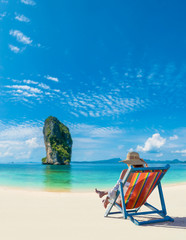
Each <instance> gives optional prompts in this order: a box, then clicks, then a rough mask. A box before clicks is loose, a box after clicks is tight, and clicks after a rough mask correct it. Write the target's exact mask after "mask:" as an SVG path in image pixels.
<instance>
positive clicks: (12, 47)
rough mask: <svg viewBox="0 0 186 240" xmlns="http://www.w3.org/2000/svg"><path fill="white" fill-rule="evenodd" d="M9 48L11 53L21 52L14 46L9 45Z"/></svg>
mask: <svg viewBox="0 0 186 240" xmlns="http://www.w3.org/2000/svg"><path fill="white" fill-rule="evenodd" d="M9 48H10V50H11V51H12V52H14V53H19V52H20V51H21V49H20V48H18V47H16V46H14V45H11V44H9Z"/></svg>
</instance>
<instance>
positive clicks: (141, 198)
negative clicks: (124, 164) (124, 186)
mask: <svg viewBox="0 0 186 240" xmlns="http://www.w3.org/2000/svg"><path fill="white" fill-rule="evenodd" d="M166 171H167V170H154V171H153V170H143V171H136V172H135V173H133V176H132V179H131V182H130V185H129V187H128V190H127V192H126V194H125V204H126V209H133V208H138V207H140V206H142V205H143V204H144V203H145V202H146V200H147V198H148V197H149V195H150V194H151V192H152V191H153V189H154V188H155V187H156V186H157V184H158V183H159V181H160V180H161V179H162V177H163V176H164V174H165V173H166Z"/></svg>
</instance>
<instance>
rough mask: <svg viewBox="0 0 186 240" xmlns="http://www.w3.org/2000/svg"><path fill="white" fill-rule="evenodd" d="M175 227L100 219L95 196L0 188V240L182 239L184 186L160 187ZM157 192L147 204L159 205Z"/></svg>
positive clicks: (118, 217) (100, 208) (99, 205)
mask: <svg viewBox="0 0 186 240" xmlns="http://www.w3.org/2000/svg"><path fill="white" fill-rule="evenodd" d="M163 190H164V196H165V201H166V206H167V212H168V215H170V216H171V217H173V218H174V219H175V221H174V222H166V223H159V224H154V225H148V226H136V225H135V224H133V223H132V222H131V221H130V220H124V219H123V218H122V217H121V215H118V214H117V215H115V216H113V215H112V217H108V218H105V217H104V212H105V209H104V208H103V206H102V203H101V200H100V199H99V198H98V196H97V195H96V194H95V193H61V192H60V193H57V192H42V191H27V190H20V189H10V188H5V187H1V188H0V228H1V230H0V239H2V240H23V239H24V240H49V239H50V240H52V239H53V240H58V239H60V240H61V239H65V240H67V239H76V240H79V239H99V240H100V239H107V240H110V239H112V240H113V239H117V238H118V239H119V238H120V239H127V238H129V239H151V240H155V239H156V240H157V239H167V240H171V239H172V240H173V239H174V240H175V239H178V240H185V239H186V184H182V185H177V186H175V185H174V186H173V185H172V186H169V185H165V186H163ZM156 193H157V192H154V193H153V194H152V195H151V198H150V199H149V202H151V203H154V204H156V205H157V204H158V198H157V194H156Z"/></svg>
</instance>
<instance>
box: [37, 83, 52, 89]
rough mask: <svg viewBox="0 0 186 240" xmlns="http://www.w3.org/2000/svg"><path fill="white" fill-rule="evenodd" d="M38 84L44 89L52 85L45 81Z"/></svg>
mask: <svg viewBox="0 0 186 240" xmlns="http://www.w3.org/2000/svg"><path fill="white" fill-rule="evenodd" d="M38 86H39V87H41V88H43V89H50V87H49V86H48V85H46V84H45V83H39V84H38Z"/></svg>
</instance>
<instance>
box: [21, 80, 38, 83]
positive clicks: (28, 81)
mask: <svg viewBox="0 0 186 240" xmlns="http://www.w3.org/2000/svg"><path fill="white" fill-rule="evenodd" d="M23 82H24V83H27V84H39V83H38V82H35V81H32V80H26V79H24V80H23Z"/></svg>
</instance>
